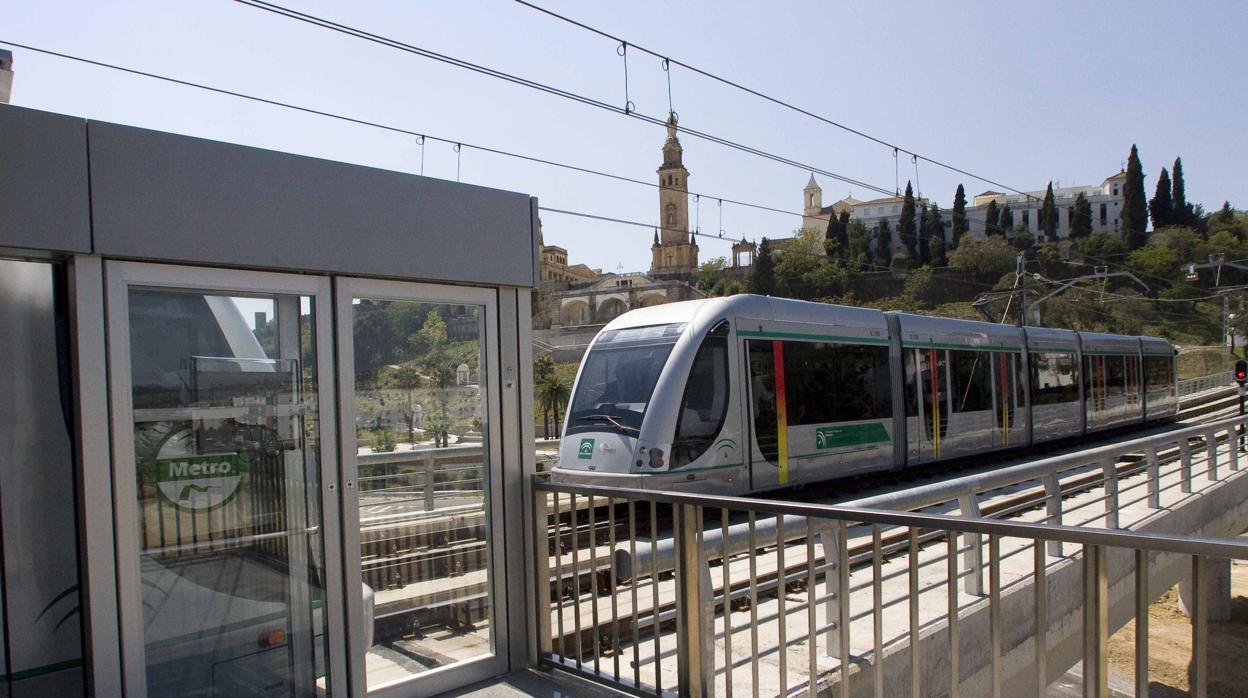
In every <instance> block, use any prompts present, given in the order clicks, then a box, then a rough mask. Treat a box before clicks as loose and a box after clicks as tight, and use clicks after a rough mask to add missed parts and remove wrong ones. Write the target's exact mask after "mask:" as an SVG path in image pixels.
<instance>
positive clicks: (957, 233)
mask: <svg viewBox="0 0 1248 698" xmlns="http://www.w3.org/2000/svg"><path fill="white" fill-rule="evenodd" d="M995 204H996V202H993V204H992V206H993V208H994V209H995V208H996V206H995ZM952 219H953V229H952V233H953V244H954V245H957V244H958V240H961V239H962V236H963V235H965V234H966V232H967V231H968V230H970V229H971V224H970V223H969V222H967V220H966V189H964V188H963V187H962V185H961V184H958V190H957V191H956V192H954V194H953V214H952Z"/></svg>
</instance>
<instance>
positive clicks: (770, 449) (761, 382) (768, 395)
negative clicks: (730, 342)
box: [746, 340, 780, 463]
mask: <svg viewBox="0 0 1248 698" xmlns="http://www.w3.org/2000/svg"><path fill="white" fill-rule="evenodd" d="M746 353H747V354H749V359H750V403H751V409H752V413H753V418H754V442H755V443H756V444H758V450H759V452H760V453H762V454H763V458H766V459H767V460H769V461H771V462H773V463H775V462H778V461H779V460H780V442H779V440H778V439H777V435H776V364H775V358H774V356H773V355H772V343H771V341H770V340H763V341H753V340H751V341H749V342H746Z"/></svg>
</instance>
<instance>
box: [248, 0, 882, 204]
mask: <svg viewBox="0 0 1248 698" xmlns="http://www.w3.org/2000/svg"><path fill="white" fill-rule="evenodd" d="M234 2H237V3H239V4H241V5H245V6H247V7H251V8H254V9H258V10H263V11H265V12H270V13H272V14H275V15H278V16H281V17H286V18H287V19H293V20H296V21H299V22H304V23H306V24H311V25H313V26H316V27H320V28H322V29H328V30H330V31H333V32H337V33H339V34H343V35H345V36H351V37H354V38H356V39H360V40H362V41H368V42H371V43H375V44H378V45H380V46H385V47H387V48H392V49H396V50H399V51H404V52H406V53H410V54H413V55H416V56H420V57H422V58H428V59H431V60H435V61H439V62H442V63H446V64H448V65H452V66H455V67H458V68H463V69H465V70H470V71H473V72H476V73H480V74H482V75H486V76H489V77H493V78H496V79H499V80H503V81H506V82H511V83H514V84H517V85H520V86H523V87H528V88H530V89H534V90H537V91H539V92H545V93H547V94H550V95H554V96H557V97H562V98H564V99H568V100H571V101H574V102H577V103H580V104H583V105H586V106H591V107H595V108H598V109H602V110H605V111H609V112H611V113H613V114H619V115H621V116H626V117H632V118H634V119H638V120H641V121H644V122H646V123H650V124H653V125H656V126H666V125H667V124H668V122H667V120H666V119H661V118H658V117H655V116H650V115H648V114H643V113H641V112H639V111H636V110H632V109H630V108H629V107H628V106H627V104H626V106H625V107H623V108H621V107H618V106H616V105H613V104H610V103H607V102H604V101H602V100H600V99H597V98H594V97H589V96H587V95H583V94H579V93H576V92H572V91H570V90H565V89H563V88H560V87H555V86H553V85H550V84H547V83H543V82H539V81H537V80H532V79H529V78H524V77H521V76H518V75H514V74H512V73H508V72H505V71H502V70H498V69H496V68H490V67H488V66H484V65H480V64H477V63H473V62H471V61H467V60H464V59H461V58H455V57H453V56H448V55H446V54H442V53H438V52H436V51H432V50H430V49H426V48H422V47H419V46H415V45H413V44H409V43H405V42H402V41H399V40H397V39H391V38H388V37H385V36H381V35H379V34H374V33H372V32H368V31H365V30H363V29H358V28H355V27H351V26H348V25H346V24H341V23H339V22H334V21H332V20H328V19H325V18H323V17H319V16H316V15H312V14H308V13H305V12H300V11H298V10H293V9H290V8H287V7H284V6H282V5H278V4H276V3H271V2H266V1H265V0H234ZM674 128H676V130H678V131H679V132H681V133H686V134H689V135H691V136H694V137H695V138H699V139H702V140H706V141H709V142H711V143H716V144H718V145H722V146H724V147H727V148H731V149H734V150H738V151H741V152H744V153H748V154H750V155H754V156H756V157H760V158H763V159H767V160H771V161H773V162H777V163H780V164H783V165H788V166H790V167H793V168H795V169H799V170H804V171H808V172H812V173H817V174H820V175H823V176H825V177H829V178H831V179H835V180H837V181H840V182H844V183H846V184H850V185H853V186H856V187H861V188H863V189H866V190H869V191H874V192H878V193H880V194H883V195H886V196H892V195H893V193H894V192H893V191H892V190H889V189H887V188H884V187H881V186H878V185H874V184H870V183H868V182H864V181H861V180H858V179H854V178H852V177H848V176H846V175H843V174H840V173H837V172H833V171H831V170H826V169H824V168H821V167H816V166H814V165H810V164H808V163H803V162H801V161H798V160H794V159H793V158H790V157H787V156H784V155H779V154H776V153H772V152H770V151H767V150H763V149H762V148H758V147H755V146H751V145H748V144H745V143H741V142H738V141H735V140H732V139H729V138H726V137H723V136H717V135H715V134H712V133H708V132H706V131H700V130H697V129H692V128H689V127H687V126H681V125H679V124H674Z"/></svg>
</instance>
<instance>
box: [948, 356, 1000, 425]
mask: <svg viewBox="0 0 1248 698" xmlns="http://www.w3.org/2000/svg"><path fill="white" fill-rule="evenodd" d="M949 354H950V356H951V357H952V358H953V374H952V378H953V386H952V388H953V393H952V394H951V395H950V397H952V398H953V411H954V412H981V411H983V410H991V409H992V374H991V373H990V369H991V364H990V363H989V360H990V358H991V355H990V354H988V353H987V352H979V351H951V352H949ZM941 435H942V436H943V435H944V433H943V432H942V433H941Z"/></svg>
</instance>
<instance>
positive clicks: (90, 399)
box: [0, 105, 537, 698]
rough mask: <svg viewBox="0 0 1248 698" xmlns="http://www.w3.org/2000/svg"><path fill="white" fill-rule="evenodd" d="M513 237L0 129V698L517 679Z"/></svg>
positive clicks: (521, 536) (519, 232)
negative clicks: (504, 676)
mask: <svg viewBox="0 0 1248 698" xmlns="http://www.w3.org/2000/svg"><path fill="white" fill-rule="evenodd" d="M536 213H537V202H536V200H535V199H533V198H531V197H529V196H527V195H523V194H518V193H512V192H506V191H499V190H495V189H489V188H484V187H479V186H471V185H467V184H460V183H455V182H447V181H442V180H437V179H432V178H428V177H419V176H414V175H410V174H404V173H398V172H391V171H383V170H378V169H372V168H367V167H361V166H356V165H350V164H344V163H338V162H330V161H325V160H319V159H314V158H309V157H302V156H296V155H291V154H285V153H279V152H272V151H267V150H262V149H257V148H251V147H243V146H239V145H232V144H227V143H220V142H212V141H206V140H202V139H197V138H190V137H186V136H181V135H174V134H170V133H162V132H155V131H150V130H144V129H139V128H133V127H127V126H120V125H116V124H110V123H102V122H98V121H92V120H87V119H83V118H77V117H72V116H66V115H60V114H53V113H46V112H40V111H34V110H30V109H23V108H18V107H12V106H2V105H0V523H2V526H0V575H2V578H0V613H2V618H0V620H3V622H2V623H0V634H2V637H0V654H2V656H0V661H2V666H0V669H2V670H3V673H4V679H5V680H4V681H3V682H2V683H0V698H7V697H9V696H13V697H17V696H44V695H56V696H60V697H63V698H69V697H71V696H76V695H99V696H115V695H125V696H145V695H150V696H164V695H179V696H180V695H204V696H237V695H266V696H268V695H291V696H307V695H340V696H343V695H364V694H365V693H370V694H371V693H380V694H385V695H429V694H433V693H438V692H442V691H445V690H451V689H454V688H457V687H459V686H462V685H465V684H468V683H470V682H474V681H478V680H481V679H484V678H488V677H491V676H496V675H499V674H503V673H507V672H508V671H511V670H514V669H517V668H520V667H523V666H524V665H525V663H526V660H527V657H528V645H529V643H528V637H527V635H528V633H526V631H525V628H526V626H527V625H528V624H527V623H526V618H525V613H526V608H530V609H531V606H532V605H531V604H526V603H525V601H524V599H525V598H532V591H531V590H526V587H525V585H526V579H530V578H532V575H527V574H526V564H527V563H526V560H531V559H532V557H531V555H530V554H529V551H528V549H527V543H526V541H530V540H532V536H531V535H529V536H526V535H525V529H526V526H528V525H529V524H528V523H527V522H528V521H530V520H531V518H530V517H529V516H527V515H526V512H525V511H524V508H525V506H526V502H528V501H530V500H529V498H528V497H526V496H524V494H523V488H524V486H525V483H526V482H527V478H526V477H525V474H526V473H529V472H531V471H532V469H533V449H532V447H531V445H532V443H533V434H532V420H531V419H524V418H523V416H524V415H531V414H532V405H531V404H529V401H530V400H531V395H532V389H531V388H532V376H531V357H530V354H529V341H530V340H529V327H530V317H529V313H530V309H529V297H530V291H531V289H532V288H533V287H534V286H536V283H537V260H536V255H535V249H536V244H535V243H536V235H537V215H536ZM525 444H528V445H529V446H530V447H529V448H525V447H524V445H525Z"/></svg>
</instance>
